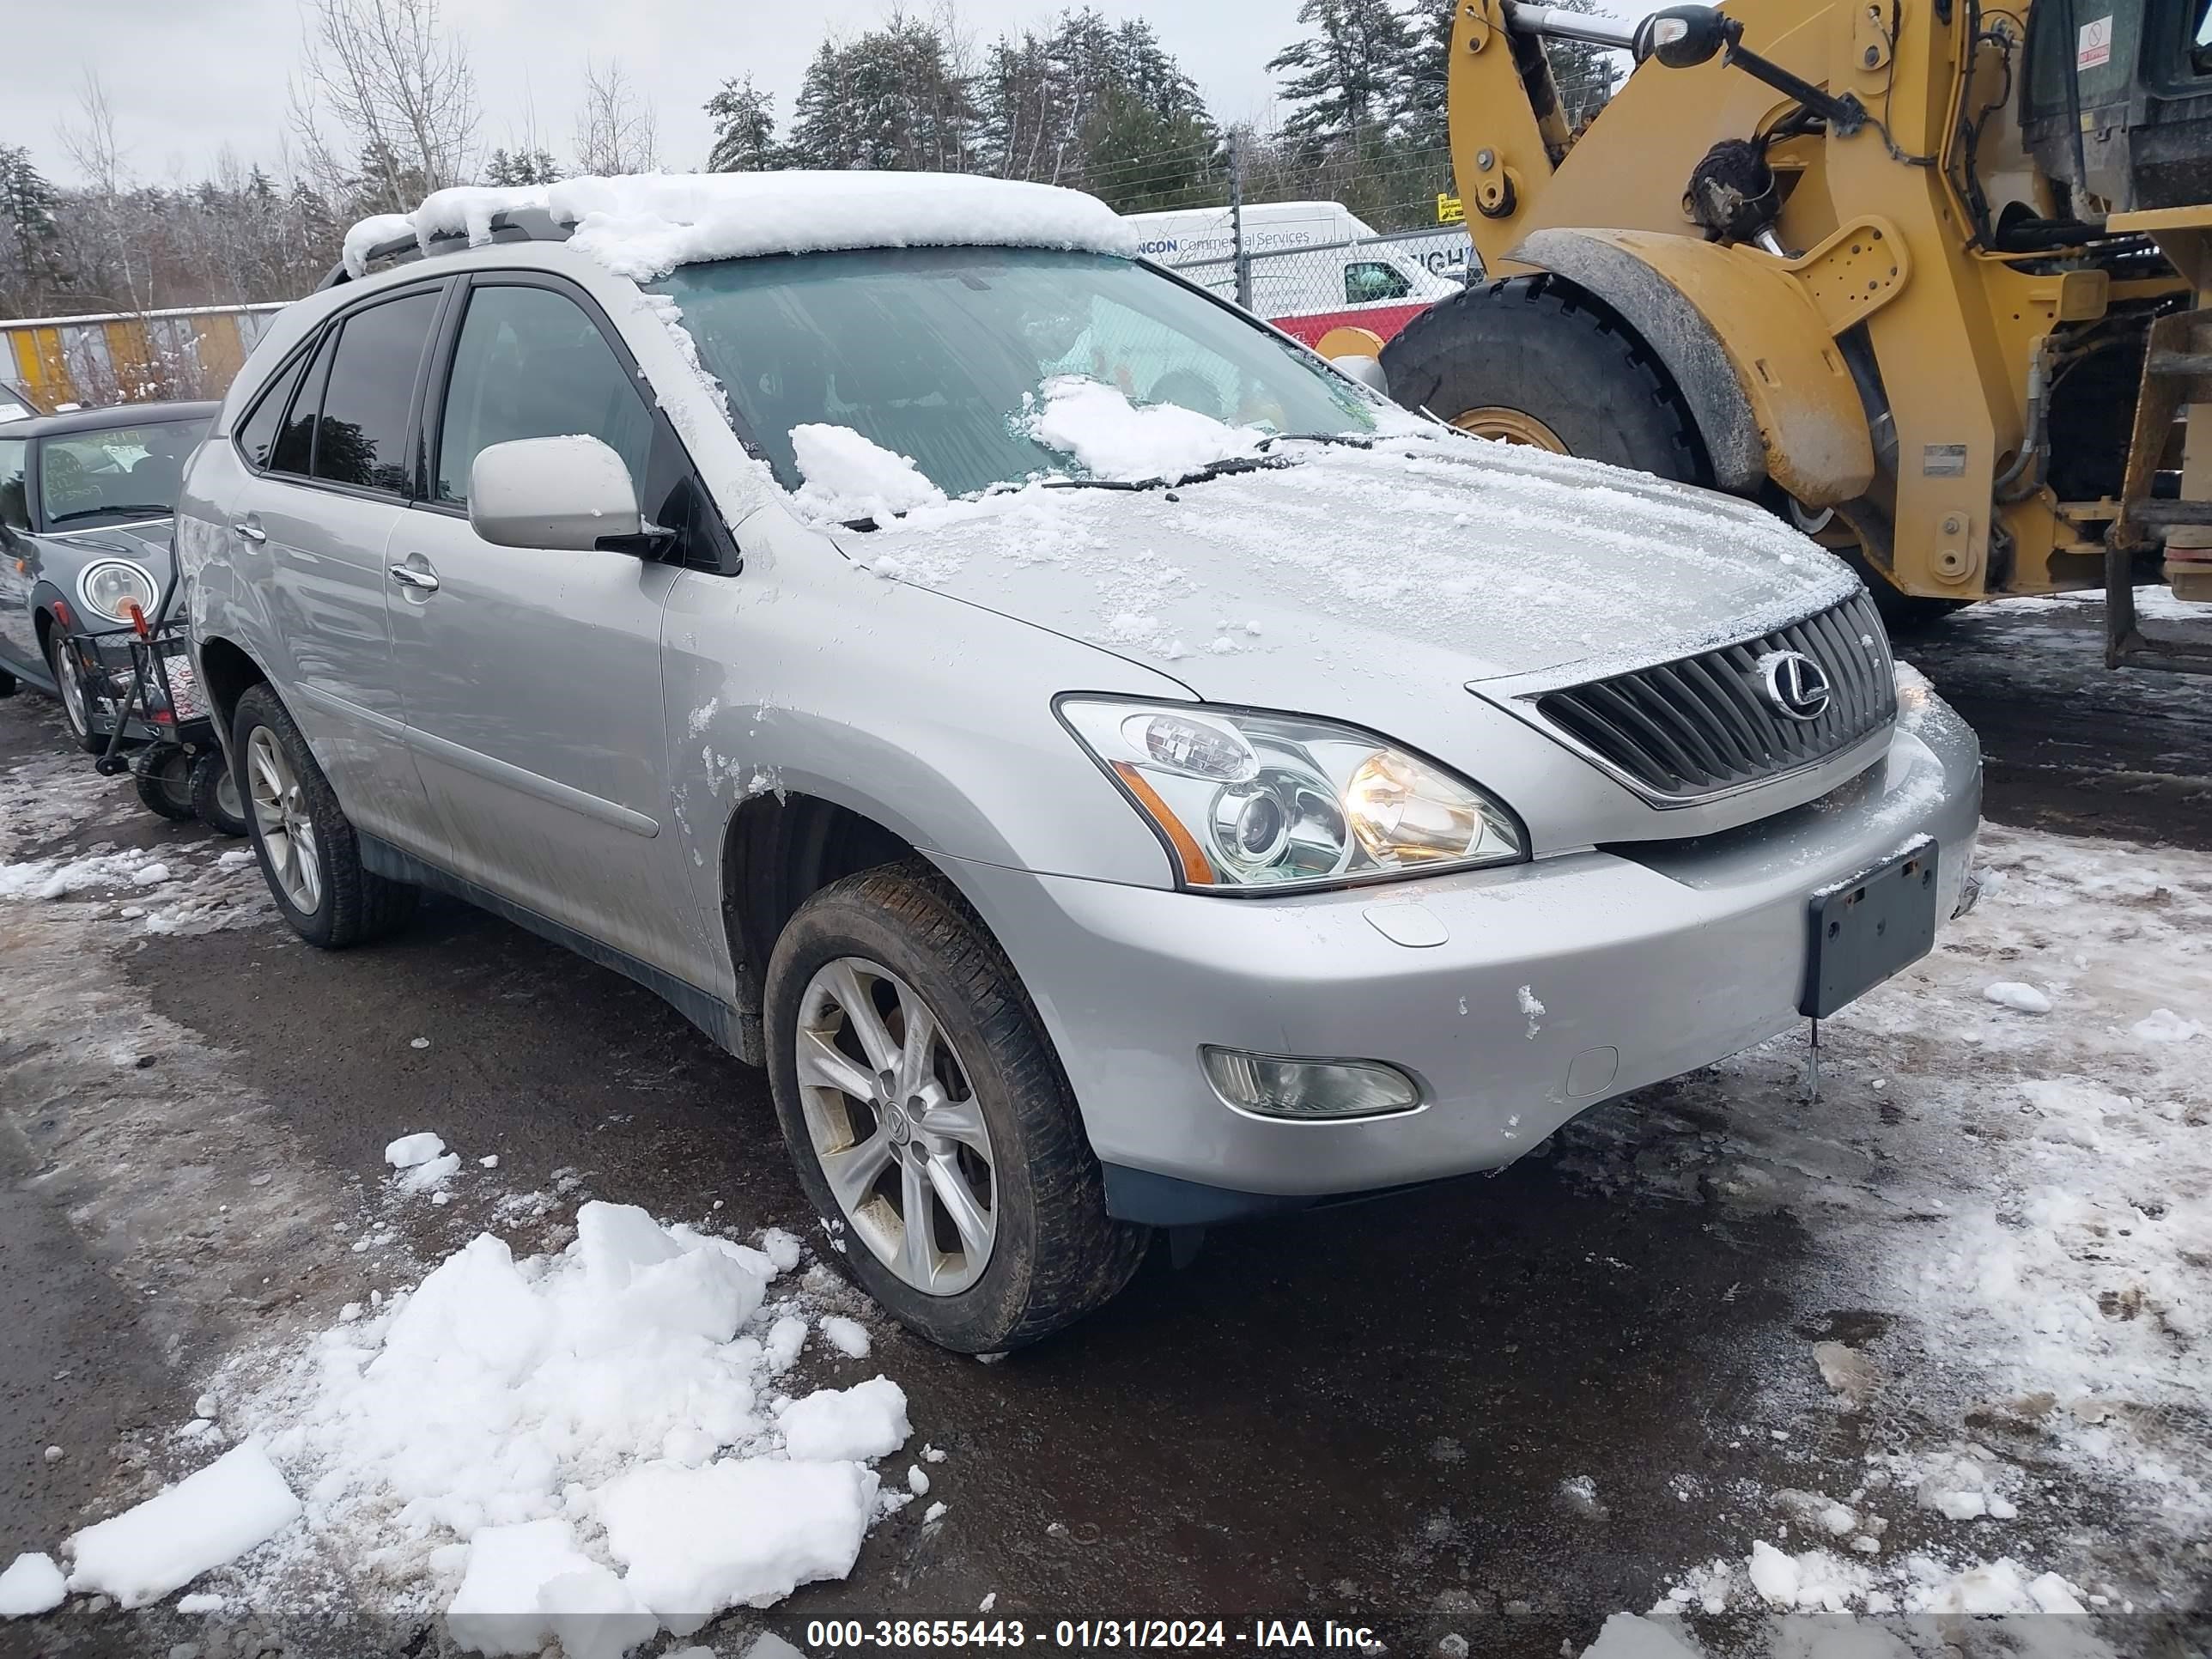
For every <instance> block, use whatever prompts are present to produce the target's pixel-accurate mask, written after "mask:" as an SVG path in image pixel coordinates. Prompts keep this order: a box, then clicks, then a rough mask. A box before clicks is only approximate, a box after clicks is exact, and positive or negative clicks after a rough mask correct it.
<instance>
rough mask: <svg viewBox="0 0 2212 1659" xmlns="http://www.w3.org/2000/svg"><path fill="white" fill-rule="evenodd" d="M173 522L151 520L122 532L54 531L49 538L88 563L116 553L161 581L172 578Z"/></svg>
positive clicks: (49, 532) (102, 530) (113, 530)
mask: <svg viewBox="0 0 2212 1659" xmlns="http://www.w3.org/2000/svg"><path fill="white" fill-rule="evenodd" d="M170 522H171V521H170V520H167V519H159V520H148V521H147V522H145V523H143V524H136V525H131V526H128V527H125V528H121V529H108V528H105V527H102V528H100V529H94V530H50V531H48V532H46V539H47V540H49V541H56V542H59V543H61V544H63V545H64V546H65V547H68V548H70V549H72V550H74V551H76V554H77V555H78V556H80V557H82V558H83V559H85V560H87V561H90V560H92V559H95V558H98V557H100V556H102V555H103V554H112V556H115V557H117V558H118V559H129V560H130V561H131V562H132V563H134V564H143V565H144V566H145V567H146V568H147V569H148V570H149V571H150V572H152V573H153V576H154V580H155V581H157V582H161V581H167V580H168V578H169V546H170V539H171V535H170Z"/></svg>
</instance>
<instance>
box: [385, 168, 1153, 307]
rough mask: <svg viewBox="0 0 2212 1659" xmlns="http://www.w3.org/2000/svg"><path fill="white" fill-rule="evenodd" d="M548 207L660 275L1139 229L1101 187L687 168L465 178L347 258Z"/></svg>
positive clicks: (1114, 238) (481, 237)
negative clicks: (827, 255)
mask: <svg viewBox="0 0 2212 1659" xmlns="http://www.w3.org/2000/svg"><path fill="white" fill-rule="evenodd" d="M522 208H543V209H544V210H546V211H547V212H549V213H550V214H551V215H552V216H553V217H554V218H555V219H556V220H557V221H559V222H562V223H563V224H568V225H574V227H575V233H574V235H573V236H572V237H571V238H570V240H569V246H571V247H574V248H576V249H578V250H579V251H580V252H585V253H588V254H590V255H591V256H592V258H595V259H597V260H599V262H600V263H601V264H604V265H605V266H606V267H607V268H608V269H609V270H611V271H613V272H614V273H615V274H616V275H617V276H627V277H629V278H630V279H631V280H632V281H633V282H640V283H646V282H652V281H653V280H654V279H655V278H658V277H661V276H666V275H667V274H668V273H669V272H670V271H671V270H675V269H676V267H677V266H678V265H682V264H696V263H699V262H701V261H704V260H709V259H742V258H751V257H753V256H755V255H757V254H763V253H820V252H830V251H833V250H836V249H842V248H859V247H1048V248H1074V249H1081V250H1085V251H1088V252H1097V253H1121V254H1133V253H1134V252H1136V247H1137V233H1136V231H1135V230H1134V229H1133V228H1132V227H1131V226H1130V225H1128V224H1127V222H1124V221H1123V220H1122V219H1121V216H1119V215H1118V214H1116V213H1115V211H1114V210H1112V209H1111V208H1109V207H1108V206H1107V205H1106V204H1104V203H1103V202H1101V201H1100V200H1098V198H1097V197H1095V196H1086V195H1084V194H1083V193H1082V192H1081V191H1073V190H1062V189H1060V187H1059V186H1057V185H1036V184H1030V183H1026V182H1024V181H1022V180H1019V179H982V178H977V177H975V176H974V175H972V174H968V173H810V172H804V171H793V172H779V173H637V174H625V175H623V176H621V177H617V178H611V179H600V178H584V179H562V181H561V182H560V183H559V184H557V185H527V186H520V187H514V188H505V189H498V188H492V187H489V186H477V185H464V186H460V187H459V188H456V189H453V190H441V191H437V192H435V194H433V195H431V196H429V197H426V198H425V199H424V201H423V203H422V205H421V206H420V207H419V208H417V209H416V210H415V211H414V212H413V213H411V214H406V215H382V216H378V217H376V218H374V219H364V220H363V221H362V222H360V223H359V224H357V225H356V226H355V227H354V228H352V229H351V230H349V232H347V233H346V239H345V254H344V257H345V267H346V270H347V272H348V273H349V275H351V276H360V275H362V272H363V271H364V270H366V269H367V268H368V252H369V250H370V249H371V248H373V247H374V246H377V245H378V244H379V243H380V242H387V241H390V240H393V239H394V238H395V237H398V236H404V235H405V234H408V233H409V232H410V231H411V232H413V233H414V234H415V236H416V240H417V241H418V242H420V243H421V244H422V246H424V247H425V248H427V247H428V245H429V240H430V239H431V238H432V237H434V236H441V235H447V236H452V235H465V236H466V237H467V238H468V240H469V245H470V246H471V247H474V246H481V245H482V244H483V243H484V242H487V241H489V240H490V238H491V218H492V216H493V215H494V214H495V213H501V212H507V211H511V210H517V209H522Z"/></svg>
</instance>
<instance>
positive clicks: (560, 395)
mask: <svg viewBox="0 0 2212 1659" xmlns="http://www.w3.org/2000/svg"><path fill="white" fill-rule="evenodd" d="M576 433H580V434H582V435H585V436H586V437H592V438H597V439H599V440H600V441H602V442H603V443H605V444H606V445H607V446H608V447H610V448H611V449H612V450H613V451H614V452H615V453H616V454H617V455H619V456H621V457H622V458H623V465H626V466H628V467H629V476H630V477H631V479H632V480H633V481H635V482H636V483H640V484H642V483H644V482H645V466H646V458H647V453H648V452H649V450H650V449H651V447H652V443H653V415H652V411H651V410H649V409H648V408H647V406H646V403H645V399H644V398H642V397H641V395H640V394H639V392H638V388H637V385H636V382H635V380H632V379H631V377H630V374H629V371H627V370H626V369H624V368H623V364H622V360H621V359H620V358H618V357H617V356H615V354H614V348H613V347H611V346H610V345H609V344H608V343H607V341H606V337H605V335H603V334H601V333H600V332H599V325H598V324H597V323H596V322H595V321H593V320H592V317H591V314H590V313H587V312H586V311H585V310H584V308H583V307H581V306H579V305H578V304H576V302H575V301H573V300H571V299H569V298H568V297H567V296H566V295H561V294H556V293H555V292H553V291H552V290H551V289H544V288H524V287H519V286H518V287H511V288H510V287H504V286H501V287H484V288H479V289H476V290H475V291H474V292H473V293H471V295H469V309H468V314H467V316H466V317H465V318H464V319H462V322H461V335H460V338H459V341H458V342H456V343H455V344H454V347H453V374H452V375H451V377H450V378H449V380H447V389H446V407H445V418H444V420H443V421H442V422H441V424H440V428H439V437H438V471H437V480H438V483H437V498H438V499H439V500H440V501H454V502H461V501H467V500H468V498H469V470H470V468H471V467H472V466H474V465H476V459H477V454H478V453H481V452H482V451H483V450H485V449H487V448H489V447H490V446H492V445H493V444H500V443H507V442H509V441H512V440H514V439H517V438H556V437H566V436H568V435H571V434H576Z"/></svg>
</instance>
